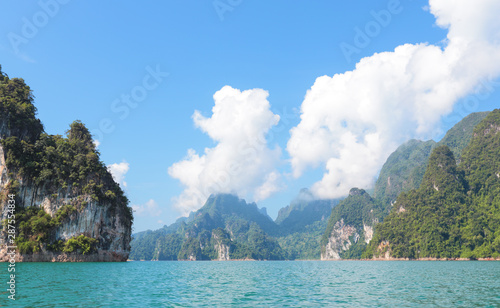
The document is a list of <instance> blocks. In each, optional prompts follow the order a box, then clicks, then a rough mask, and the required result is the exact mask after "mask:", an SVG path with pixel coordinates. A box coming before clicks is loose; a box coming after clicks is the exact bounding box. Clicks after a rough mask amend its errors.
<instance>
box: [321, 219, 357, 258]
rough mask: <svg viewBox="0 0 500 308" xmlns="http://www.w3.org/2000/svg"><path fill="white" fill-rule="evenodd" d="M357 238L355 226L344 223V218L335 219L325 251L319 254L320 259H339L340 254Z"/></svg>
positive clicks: (355, 241)
mask: <svg viewBox="0 0 500 308" xmlns="http://www.w3.org/2000/svg"><path fill="white" fill-rule="evenodd" d="M358 240H359V233H358V232H357V230H356V228H355V227H353V226H350V225H346V224H345V223H344V219H341V220H340V221H337V222H336V223H335V226H334V227H333V231H332V233H331V234H330V237H329V238H328V243H327V244H326V246H325V251H324V252H323V253H322V254H321V260H340V259H341V257H340V254H341V253H342V252H344V251H347V250H349V248H351V246H352V244H354V243H357V242H358Z"/></svg>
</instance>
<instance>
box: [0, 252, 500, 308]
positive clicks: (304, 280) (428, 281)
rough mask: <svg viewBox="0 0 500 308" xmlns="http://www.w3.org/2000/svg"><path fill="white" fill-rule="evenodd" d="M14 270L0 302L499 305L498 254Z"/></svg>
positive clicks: (4, 270) (22, 267) (45, 265)
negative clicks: (11, 287)
mask: <svg viewBox="0 0 500 308" xmlns="http://www.w3.org/2000/svg"><path fill="white" fill-rule="evenodd" d="M0 270H1V273H0V277H1V278H2V285H4V286H5V285H6V282H7V267H6V264H2V265H1V266H0ZM16 277H17V281H16V283H17V285H16V287H17V297H16V298H17V300H16V301H15V303H13V302H12V301H9V300H7V293H6V292H5V290H6V288H2V290H0V296H1V298H0V305H2V306H12V307H193V306H194V307H214V306H215V307H225V306H235V307H432V306H435V307H500V262H439V261H436V262H423V261H420V262H417V261H415V262H405V261H388V262H375V261H374V262H370V261H363V262H356V261H342V262H320V261H284V262H214V261H212V262H125V263H18V264H17V268H16ZM4 280H5V282H3V281H4Z"/></svg>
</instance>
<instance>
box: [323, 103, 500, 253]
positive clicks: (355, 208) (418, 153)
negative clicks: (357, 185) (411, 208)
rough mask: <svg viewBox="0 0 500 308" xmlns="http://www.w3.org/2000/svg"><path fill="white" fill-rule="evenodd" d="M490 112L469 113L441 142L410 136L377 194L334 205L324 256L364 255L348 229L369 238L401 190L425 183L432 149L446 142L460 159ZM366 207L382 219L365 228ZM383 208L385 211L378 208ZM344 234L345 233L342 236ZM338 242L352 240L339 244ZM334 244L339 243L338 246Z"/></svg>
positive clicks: (382, 175) (383, 176)
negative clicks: (476, 130)
mask: <svg viewBox="0 0 500 308" xmlns="http://www.w3.org/2000/svg"><path fill="white" fill-rule="evenodd" d="M489 113H490V112H478V113H473V114H470V115H468V116H467V117H465V118H464V119H463V120H462V121H460V122H459V123H457V124H456V125H454V126H453V127H452V128H451V129H450V130H449V131H448V132H447V133H446V135H445V136H444V137H443V139H442V140H441V141H439V142H435V141H433V140H429V141H420V140H410V141H408V142H406V143H404V144H402V145H401V146H400V147H398V148H397V149H396V151H394V152H393V153H392V154H391V155H390V156H389V158H388V159H387V161H386V163H385V164H384V166H383V167H382V170H381V172H380V175H379V178H378V179H377V181H376V184H375V189H374V198H371V197H370V198H368V197H367V198H364V199H360V198H357V199H356V198H353V197H351V196H349V197H348V198H346V199H345V200H344V201H343V202H342V203H341V204H340V205H339V206H338V207H336V208H334V209H333V211H332V215H331V216H330V219H329V222H328V227H327V229H326V231H325V234H324V236H323V238H322V242H321V243H322V245H321V249H322V259H339V258H360V257H361V254H362V253H363V250H364V248H360V246H363V242H358V241H357V239H355V237H351V238H349V237H347V238H346V237H345V234H346V232H344V231H346V230H350V231H349V232H351V231H352V232H351V233H352V234H353V235H356V237H358V238H360V237H364V238H367V237H368V236H367V235H366V232H367V231H368V232H369V233H371V234H373V232H374V229H373V227H374V225H375V224H377V223H378V222H381V221H382V220H383V219H384V218H385V217H386V216H387V215H388V214H389V212H390V211H391V210H393V206H394V202H395V201H396V199H397V198H398V196H399V195H400V194H401V193H404V192H408V191H411V190H415V189H418V188H419V187H420V186H421V185H422V181H423V180H424V174H425V172H426V169H427V165H428V163H429V158H430V156H431V153H432V151H433V150H434V149H437V148H439V147H442V146H446V147H448V148H449V149H450V152H451V153H452V154H453V153H456V155H458V159H457V161H459V160H460V155H461V153H462V151H464V148H465V147H466V146H467V145H468V144H469V142H470V140H471V138H472V137H473V131H474V128H475V127H476V126H477V125H478V124H479V123H481V121H482V120H483V119H485V118H486V117H487V116H488V114H489ZM454 157H456V156H454ZM354 199H356V200H354ZM366 208H369V209H373V210H374V211H375V212H377V214H376V215H375V216H376V217H377V220H378V221H376V223H374V224H372V225H370V226H368V228H366V227H364V229H363V230H361V229H360V225H359V223H358V225H357V226H354V222H355V221H361V220H362V221H363V222H364V221H365V220H366V218H363V217H362V216H363V214H362V213H363V210H364V209H366ZM379 210H381V212H378V211H379ZM347 217H349V218H347ZM341 222H342V224H341ZM334 226H337V227H334ZM342 230H343V231H342ZM353 230H356V231H355V232H354V231H353ZM341 231H342V232H341ZM340 234H343V235H344V236H343V237H342V236H340ZM335 243H350V244H349V245H340V246H339V245H336V244H335ZM333 244H335V245H333ZM364 246H366V244H365V245H364ZM332 247H336V249H334V248H332Z"/></svg>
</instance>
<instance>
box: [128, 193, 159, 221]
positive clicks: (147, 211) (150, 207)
mask: <svg viewBox="0 0 500 308" xmlns="http://www.w3.org/2000/svg"><path fill="white" fill-rule="evenodd" d="M132 209H133V210H134V213H135V214H136V215H138V216H153V217H156V216H160V214H161V209H160V207H159V206H158V203H156V201H155V200H153V199H151V200H149V201H148V202H146V203H145V204H141V205H132ZM160 221H161V220H159V221H158V223H160Z"/></svg>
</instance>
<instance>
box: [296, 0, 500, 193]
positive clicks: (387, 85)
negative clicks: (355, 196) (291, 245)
mask: <svg viewBox="0 0 500 308" xmlns="http://www.w3.org/2000/svg"><path fill="white" fill-rule="evenodd" d="M429 8H430V12H431V13H432V14H434V15H435V17H436V23H437V25H438V26H440V27H443V28H446V29H448V35H447V39H446V41H445V47H439V46H434V45H430V44H427V43H422V44H405V45H402V46H398V47H396V48H395V50H394V51H391V52H383V53H378V54H374V55H373V56H371V57H366V58H363V59H361V60H360V62H359V63H357V64H356V68H355V69H354V70H353V71H348V72H345V73H343V74H337V75H334V76H332V77H330V76H322V77H319V78H317V79H316V81H315V83H314V85H313V86H312V87H311V89H309V90H308V91H307V93H306V96H305V99H304V101H303V103H302V106H301V122H300V123H299V124H298V125H297V126H296V127H294V128H292V130H291V138H290V140H289V142H288V144H287V151H288V152H289V154H290V157H291V164H292V168H293V174H294V176H295V177H299V176H301V175H302V173H303V172H304V171H305V170H306V169H307V168H316V167H320V166H322V167H324V168H325V173H324V175H323V178H322V179H321V180H320V181H318V182H316V183H315V184H314V185H313V186H312V187H311V191H312V192H313V193H314V195H315V196H316V197H318V198H336V197H341V196H344V195H346V194H347V193H348V191H349V189H350V188H351V187H354V186H357V187H363V188H368V187H370V186H371V185H372V184H373V181H374V177H375V176H376V175H377V172H378V171H379V170H380V167H381V166H382V164H383V163H384V161H385V160H386V158H387V157H388V155H389V154H390V153H391V152H392V151H393V150H394V149H395V148H396V146H397V145H399V144H400V143H402V142H404V141H406V140H408V139H409V138H429V137H433V136H435V135H436V133H437V132H439V124H440V120H441V118H442V117H443V116H445V115H447V114H449V113H450V112H451V111H452V110H453V106H454V104H455V103H456V102H457V100H458V99H460V98H462V97H464V96H466V95H467V94H468V93H471V92H472V91H473V90H474V89H475V87H477V86H478V85H479V84H480V83H481V81H484V80H492V79H494V78H496V77H497V76H498V75H499V73H500V19H499V18H498V16H499V14H500V1H498V0H481V1H474V2H471V1H465V0H457V1H447V0H430V3H429Z"/></svg>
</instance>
